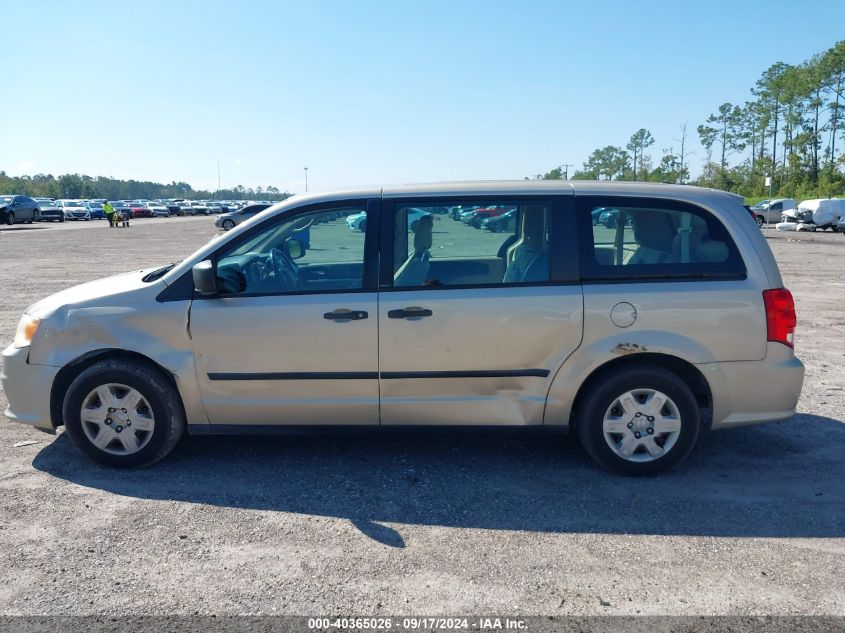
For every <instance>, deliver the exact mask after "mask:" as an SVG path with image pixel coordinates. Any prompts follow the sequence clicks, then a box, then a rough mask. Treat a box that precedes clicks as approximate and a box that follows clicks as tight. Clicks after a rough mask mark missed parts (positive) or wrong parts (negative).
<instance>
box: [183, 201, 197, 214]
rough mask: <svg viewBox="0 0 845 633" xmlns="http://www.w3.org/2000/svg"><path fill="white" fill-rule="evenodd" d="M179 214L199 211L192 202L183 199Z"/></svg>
mask: <svg viewBox="0 0 845 633" xmlns="http://www.w3.org/2000/svg"><path fill="white" fill-rule="evenodd" d="M179 214H180V215H196V214H197V211H196V209H194V208H193V207H192V206H191V203H190V202H188V201H187V200H183V201H182V202H180V203H179Z"/></svg>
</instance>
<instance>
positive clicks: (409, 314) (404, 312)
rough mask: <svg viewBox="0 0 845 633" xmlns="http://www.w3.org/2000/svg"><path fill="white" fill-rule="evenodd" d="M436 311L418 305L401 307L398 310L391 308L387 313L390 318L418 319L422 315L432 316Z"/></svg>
mask: <svg viewBox="0 0 845 633" xmlns="http://www.w3.org/2000/svg"><path fill="white" fill-rule="evenodd" d="M432 314H434V312H432V311H431V310H429V309H428V308H420V307H417V306H410V307H408V308H400V309H398V310H390V311H388V313H387V318H388V319H418V318H422V317H430V316H431V315H432Z"/></svg>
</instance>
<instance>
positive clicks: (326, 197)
mask: <svg viewBox="0 0 845 633" xmlns="http://www.w3.org/2000/svg"><path fill="white" fill-rule="evenodd" d="M554 193H560V194H564V193H575V194H579V195H597V196H598V195H607V196H650V197H655V198H673V199H681V200H685V201H689V202H693V203H695V202H698V203H702V204H706V203H707V202H709V201H712V200H714V198H720V199H722V200H724V199H725V198H730V199H733V200H734V201H736V202H739V203H740V204H741V203H742V200H743V198H742V196H739V195H737V194H733V193H728V192H726V191H720V190H717V189H708V188H705V187H695V186H692V185H672V184H663V183H644V182H627V181H622V182H620V181H589V180H495V181H466V182H439V183H425V184H408V185H390V186H385V187H382V188H376V187H371V188H362V189H348V190H337V191H329V192H325V193H317V194H298V195H295V196H291V197H290V198H288V199H287V200H285V201H284V202H283V203H282V204H283V205H284V206H285V208H289V207H291V206H300V205H302V204H313V203H319V202H331V201H333V200H341V199H344V198H345V199H349V200H352V199H357V198H373V197H379V195H381V196H383V197H385V198H415V197H430V196H434V197H444V198H453V197H454V198H457V197H465V196H524V195H538V194H539V195H542V194H547V195H548V194H554Z"/></svg>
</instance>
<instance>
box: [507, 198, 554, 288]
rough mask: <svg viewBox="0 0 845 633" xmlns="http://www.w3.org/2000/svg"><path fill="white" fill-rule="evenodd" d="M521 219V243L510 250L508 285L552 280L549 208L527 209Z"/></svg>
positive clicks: (523, 211)
mask: <svg viewBox="0 0 845 633" xmlns="http://www.w3.org/2000/svg"><path fill="white" fill-rule="evenodd" d="M519 215H520V227H519V239H517V241H516V242H514V244H513V245H512V246H511V247H510V248H508V251H507V256H506V257H505V261H506V263H507V268H506V270H505V277H504V282H505V283H514V282H523V283H526V282H536V281H548V280H549V245H548V242H547V241H546V208H545V207H543V206H539V205H535V206H527V207H524V208H523V209H522V211H521V213H520V214H519Z"/></svg>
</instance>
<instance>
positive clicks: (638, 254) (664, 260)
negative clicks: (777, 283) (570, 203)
mask: <svg viewBox="0 0 845 633" xmlns="http://www.w3.org/2000/svg"><path fill="white" fill-rule="evenodd" d="M578 213H579V219H580V222H579V224H580V225H581V227H582V228H581V243H582V244H583V247H582V249H581V258H582V259H581V264H582V277H583V278H585V279H591V278H592V279H639V278H646V279H655V278H663V277H666V278H679V277H680V278H683V277H699V278H711V279H712V278H742V277H744V276H745V273H746V270H745V265H744V263H743V261H742V258H741V256H740V255H739V252H738V250H737V248H736V245H735V244H734V242H733V240H732V239H731V237H730V235H729V233H728V231H727V229H726V228H725V226H724V225H723V224H722V222H721V221H720V220H718V219H717V218H716V217H715V216H713V215H712V214H710V213H708V212H707V211H705V210H704V209H701V208H699V207H696V206H694V205H690V204H686V203H682V202H676V201H667V200H656V199H653V200H648V199H637V198H617V197H608V198H592V197H585V198H583V199H581V200H579V201H578Z"/></svg>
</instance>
